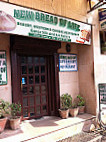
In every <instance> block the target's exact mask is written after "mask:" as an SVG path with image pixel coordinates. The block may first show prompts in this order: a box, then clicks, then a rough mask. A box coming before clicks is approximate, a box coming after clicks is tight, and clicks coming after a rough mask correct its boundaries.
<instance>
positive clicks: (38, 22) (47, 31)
mask: <svg viewBox="0 0 106 142" xmlns="http://www.w3.org/2000/svg"><path fill="white" fill-rule="evenodd" d="M0 33H10V34H16V35H23V36H30V37H37V38H43V39H50V40H56V41H64V42H74V43H81V44H87V45H90V44H91V25H89V24H86V23H82V22H80V21H76V20H73V19H69V18H65V17H60V16H56V15H52V14H49V13H45V12H41V11H38V10H32V9H29V8H25V7H21V6H16V5H13V4H9V3H6V2H0Z"/></svg>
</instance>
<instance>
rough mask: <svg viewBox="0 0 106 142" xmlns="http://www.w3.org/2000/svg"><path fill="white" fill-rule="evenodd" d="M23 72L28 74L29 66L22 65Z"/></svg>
mask: <svg viewBox="0 0 106 142" xmlns="http://www.w3.org/2000/svg"><path fill="white" fill-rule="evenodd" d="M22 74H27V67H26V66H22Z"/></svg>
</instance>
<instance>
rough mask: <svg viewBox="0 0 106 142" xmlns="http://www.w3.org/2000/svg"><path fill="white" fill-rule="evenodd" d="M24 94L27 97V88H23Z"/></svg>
mask: <svg viewBox="0 0 106 142" xmlns="http://www.w3.org/2000/svg"><path fill="white" fill-rule="evenodd" d="M22 93H23V95H27V87H23V88H22Z"/></svg>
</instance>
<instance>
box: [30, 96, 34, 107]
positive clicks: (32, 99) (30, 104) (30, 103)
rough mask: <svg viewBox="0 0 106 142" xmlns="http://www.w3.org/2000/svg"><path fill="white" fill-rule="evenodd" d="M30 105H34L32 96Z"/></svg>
mask: <svg viewBox="0 0 106 142" xmlns="http://www.w3.org/2000/svg"><path fill="white" fill-rule="evenodd" d="M30 106H34V97H30Z"/></svg>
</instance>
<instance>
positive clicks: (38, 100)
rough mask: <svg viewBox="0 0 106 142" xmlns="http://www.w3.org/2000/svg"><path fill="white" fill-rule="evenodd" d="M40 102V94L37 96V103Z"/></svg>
mask: <svg viewBox="0 0 106 142" xmlns="http://www.w3.org/2000/svg"><path fill="white" fill-rule="evenodd" d="M39 104H40V96H36V105H39Z"/></svg>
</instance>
